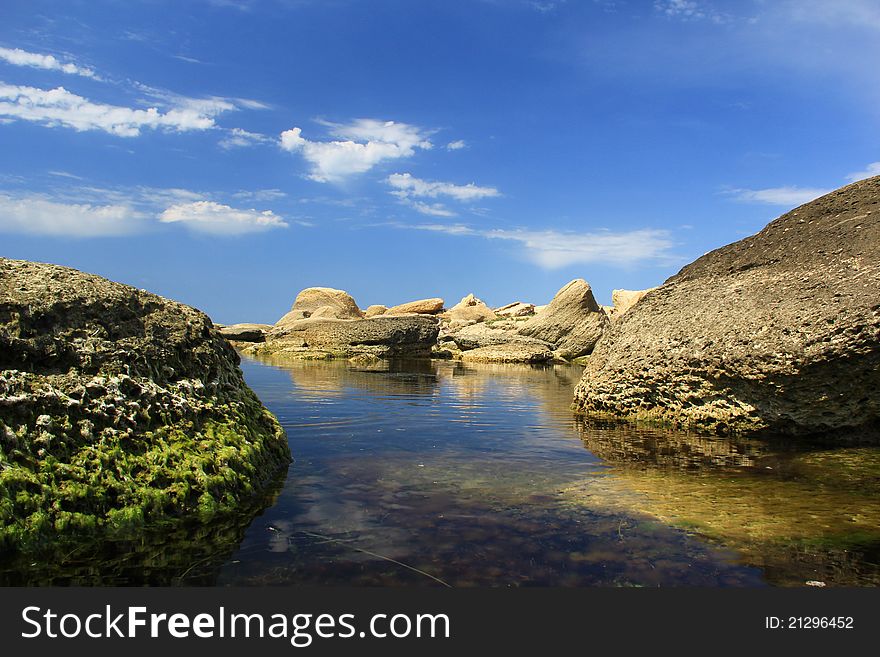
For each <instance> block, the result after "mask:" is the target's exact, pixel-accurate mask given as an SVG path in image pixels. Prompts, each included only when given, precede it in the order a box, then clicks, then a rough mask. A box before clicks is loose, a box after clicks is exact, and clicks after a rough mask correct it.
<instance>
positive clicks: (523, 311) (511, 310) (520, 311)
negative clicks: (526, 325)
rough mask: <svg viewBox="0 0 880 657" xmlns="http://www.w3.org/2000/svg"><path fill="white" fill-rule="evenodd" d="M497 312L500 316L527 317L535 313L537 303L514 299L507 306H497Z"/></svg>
mask: <svg viewBox="0 0 880 657" xmlns="http://www.w3.org/2000/svg"><path fill="white" fill-rule="evenodd" d="M495 314H496V315H498V316H499V317H526V316H528V315H534V314H535V304H533V303H523V302H522V301H514V302H513V303H509V304H507V305H506V306H501V307H500V308H496V309H495Z"/></svg>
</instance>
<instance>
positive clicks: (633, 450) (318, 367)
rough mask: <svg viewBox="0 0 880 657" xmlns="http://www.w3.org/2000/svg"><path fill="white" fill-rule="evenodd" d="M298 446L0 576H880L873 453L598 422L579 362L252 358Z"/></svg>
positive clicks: (698, 580) (351, 580) (702, 579)
mask: <svg viewBox="0 0 880 657" xmlns="http://www.w3.org/2000/svg"><path fill="white" fill-rule="evenodd" d="M242 368H243V370H244V373H245V378H246V379H247V381H248V383H249V384H250V386H251V387H252V388H253V389H254V390H255V391H256V393H257V394H258V395H259V397H260V398H261V399H262V400H263V403H264V404H265V405H266V406H267V407H268V408H269V409H270V410H271V411H272V412H274V413H275V414H276V415H277V416H278V418H279V420H280V421H281V423H282V425H283V426H284V428H285V430H286V431H287V435H288V437H289V439H290V444H291V450H292V452H293V454H294V458H295V462H294V463H293V464H292V465H291V466H290V469H289V470H288V472H287V474H286V478H280V479H279V481H278V484H277V487H276V489H275V490H273V491H272V493H271V494H269V495H268V496H267V497H266V498H265V499H264V500H261V501H260V502H259V504H258V508H254V509H250V510H244V511H243V513H242V514H241V516H240V517H237V518H227V519H224V520H223V521H222V522H218V523H216V524H214V525H210V526H205V525H189V526H187V525H181V526H179V527H177V528H176V530H175V531H170V532H169V531H167V530H164V529H163V530H161V531H156V532H152V533H150V532H146V533H144V534H142V535H139V536H137V537H132V538H131V540H126V541H116V542H115V543H112V544H110V543H105V544H102V545H100V546H94V545H92V546H89V548H88V549H83V550H81V551H77V550H73V551H69V552H66V553H65V554H64V555H59V556H57V558H54V559H52V560H48V561H46V560H41V561H33V562H31V563H29V564H28V563H17V564H12V566H9V565H7V567H6V568H3V567H0V582H3V583H6V584H19V583H34V584H46V583H54V584H68V583H73V584H179V585H221V586H222V585H275V584H278V585H291V584H319V585H356V586H433V587H440V586H451V587H467V586H480V587H485V586H496V587H507V586H639V587H655V586H766V585H789V586H790V585H795V586H802V585H804V584H805V583H806V582H808V581H811V582H824V583H825V584H826V585H828V586H834V585H857V586H876V585H877V584H880V565H878V564H880V448H876V447H873V448H871V447H867V448H865V447H862V448H859V447H856V448H847V449H837V450H829V449H821V448H810V449H805V448H803V447H798V448H795V446H793V445H791V444H787V443H785V442H779V443H766V442H757V441H731V440H727V439H717V438H701V437H697V436H692V435H688V434H683V433H679V432H664V431H652V430H636V429H632V428H622V427H615V426H610V425H596V424H588V423H585V422H584V421H582V420H580V419H578V418H576V417H575V416H573V415H572V413H571V411H570V410H569V404H570V402H571V398H572V390H573V388H574V386H575V384H576V382H577V381H578V379H579V378H580V373H581V368H579V367H574V366H548V367H531V366H521V365H477V364H462V363H460V362H454V361H412V362H400V363H387V362H385V363H382V364H381V365H379V366H376V367H357V366H354V365H352V364H350V363H348V362H345V361H333V362H324V361H321V362H314V361H311V362H310V361H284V360H278V359H271V358H269V359H264V360H260V361H256V360H250V359H247V360H244V361H243V363H242Z"/></svg>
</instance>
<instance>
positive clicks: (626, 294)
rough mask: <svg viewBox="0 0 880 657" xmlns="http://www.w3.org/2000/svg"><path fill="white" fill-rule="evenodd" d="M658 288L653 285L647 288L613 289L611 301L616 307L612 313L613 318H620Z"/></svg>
mask: <svg viewBox="0 0 880 657" xmlns="http://www.w3.org/2000/svg"><path fill="white" fill-rule="evenodd" d="M656 289H657V288H655V287H651V288H648V289H647V290H613V291H612V292H611V301H612V302H613V303H614V309H613V311H612V312H611V313H610V315H611V318H612V319H617V318H619V317H620V316H621V315H622V314H623V313H625V312H626V311H627V310H629V309H630V308H632V307H633V306H634V305H636V304H637V303H638V302H639V301H641V300H642V299H643V298H644V297H645V295H646V294H648V292H651V291H652V290H656Z"/></svg>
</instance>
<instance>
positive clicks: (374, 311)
mask: <svg viewBox="0 0 880 657" xmlns="http://www.w3.org/2000/svg"><path fill="white" fill-rule="evenodd" d="M386 312H388V307H387V306H382V305H373V306H370V307H369V308H367V309H366V310H365V311H364V317H366V318H368V319H369V318H370V317H377V316H379V315H384V314H385V313H386Z"/></svg>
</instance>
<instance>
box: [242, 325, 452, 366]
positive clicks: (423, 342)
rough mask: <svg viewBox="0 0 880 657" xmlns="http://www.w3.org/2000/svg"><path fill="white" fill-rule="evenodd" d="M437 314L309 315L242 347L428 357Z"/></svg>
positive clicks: (303, 354)
mask: <svg viewBox="0 0 880 657" xmlns="http://www.w3.org/2000/svg"><path fill="white" fill-rule="evenodd" d="M439 330H440V329H439V324H438V320H437V318H436V317H428V316H422V315H402V316H396V317H389V316H385V315H380V316H378V317H371V318H369V319H355V320H340V319H323V318H309V319H302V320H299V321H296V322H289V323H286V324H284V325H280V324H279V325H276V326H275V328H273V329H272V330H271V331H270V332H269V333H268V334H267V336H266V341H265V342H263V343H260V344H253V345H249V346H248V347H246V348H245V349H243V351H244V353H251V354H286V355H289V356H294V357H299V358H351V357H353V356H356V355H358V354H368V355H372V356H376V357H378V358H427V357H430V355H431V349H432V348H433V347H434V345H435V344H436V343H437V334H438V332H439Z"/></svg>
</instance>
